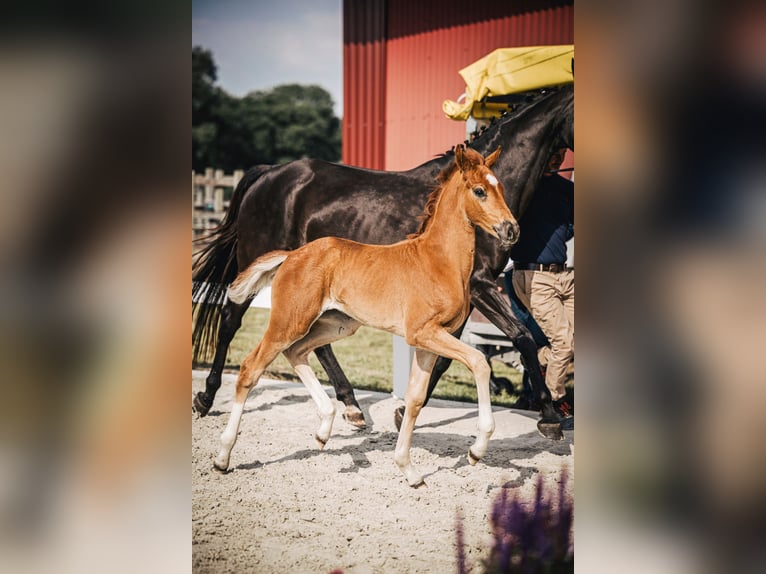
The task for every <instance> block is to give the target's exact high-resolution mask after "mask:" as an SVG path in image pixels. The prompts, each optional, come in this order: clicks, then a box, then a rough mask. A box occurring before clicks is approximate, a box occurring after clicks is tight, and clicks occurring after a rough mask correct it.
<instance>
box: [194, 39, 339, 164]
mask: <svg viewBox="0 0 766 574" xmlns="http://www.w3.org/2000/svg"><path fill="white" fill-rule="evenodd" d="M216 79H217V69H216V66H215V62H214V60H213V55H212V53H211V52H210V51H209V50H205V49H203V48H200V47H194V48H192V165H193V167H194V169H195V170H202V169H204V168H205V167H216V168H220V169H223V170H226V171H231V170H233V169H246V168H248V167H250V166H252V165H255V164H259V163H267V164H276V163H285V162H288V161H292V160H294V159H299V158H301V157H312V158H317V159H325V160H328V161H338V160H339V159H340V153H341V139H340V120H339V119H338V118H337V117H336V116H335V113H334V111H333V101H332V97H331V96H330V94H329V93H328V92H327V91H326V90H325V89H324V88H322V87H321V86H317V85H301V84H287V85H282V86H277V87H275V88H273V89H271V90H265V91H254V92H251V93H249V94H248V95H246V96H245V97H244V98H237V97H235V96H232V95H230V94H228V93H226V92H225V91H224V90H223V89H221V88H220V87H218V86H216V85H215V81H216Z"/></svg>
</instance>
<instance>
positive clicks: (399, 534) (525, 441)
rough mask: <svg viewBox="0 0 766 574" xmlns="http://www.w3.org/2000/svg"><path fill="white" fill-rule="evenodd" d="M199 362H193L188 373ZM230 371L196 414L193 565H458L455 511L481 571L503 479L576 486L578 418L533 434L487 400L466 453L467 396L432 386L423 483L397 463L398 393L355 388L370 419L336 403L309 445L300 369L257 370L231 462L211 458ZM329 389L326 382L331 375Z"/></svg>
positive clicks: (419, 444) (472, 423)
mask: <svg viewBox="0 0 766 574" xmlns="http://www.w3.org/2000/svg"><path fill="white" fill-rule="evenodd" d="M206 374H207V373H203V372H201V371H194V372H193V373H192V387H193V391H194V392H196V391H198V390H201V389H203V388H204V377H205V376H206ZM235 380H236V377H235V375H225V376H224V382H223V386H222V387H221V390H220V392H219V393H218V396H217V397H216V403H215V406H214V407H213V409H212V410H211V412H210V413H209V414H208V416H207V417H205V418H197V417H196V415H192V417H193V420H192V541H193V542H192V543H193V545H192V551H193V565H194V571H195V572H264V573H277V572H278V573H296V572H297V573H304V572H305V573H312V574H314V573H329V572H331V571H333V570H335V569H340V570H342V571H343V572H344V573H345V574H361V573H368V572H369V573H372V572H385V573H394V572H407V573H413V572H435V573H442V572H444V573H449V572H455V571H456V559H455V524H456V516H457V513H458V512H460V513H461V514H462V515H463V517H464V531H465V535H464V537H465V544H466V556H467V561H468V563H469V566H472V567H473V568H472V570H473V571H474V572H479V571H480V568H479V565H480V560H481V559H482V558H484V557H485V556H486V555H487V552H488V549H489V544H490V540H491V537H490V526H489V519H488V516H489V512H490V509H491V504H492V501H493V499H494V498H495V496H496V495H497V494H498V492H499V489H500V488H501V487H503V486H504V485H506V486H509V487H511V488H512V489H514V490H515V491H517V492H519V493H520V495H521V496H522V497H523V498H524V499H526V500H529V501H531V500H532V497H533V494H534V489H535V483H536V481H537V477H538V476H539V475H540V476H542V477H543V480H544V483H545V485H546V487H547V490H548V491H551V492H553V491H555V490H556V489H557V488H558V481H559V475H560V472H561V469H562V468H564V467H566V468H567V469H568V471H569V474H570V480H569V481H568V485H567V489H568V491H569V493H570V494H573V492H574V480H573V479H572V478H571V477H572V473H573V468H574V466H573V454H572V453H573V451H574V448H573V441H574V431H573V430H566V431H564V440H563V441H561V442H552V441H549V440H547V439H544V438H542V437H541V436H540V435H539V434H538V433H537V429H536V426H535V423H536V417H537V415H536V413H530V412H526V411H516V410H510V409H503V408H496V409H495V413H494V414H495V423H496V430H495V433H494V435H493V436H492V439H491V440H490V443H489V450H488V452H487V455H486V457H485V458H484V460H482V461H481V462H479V463H478V464H477V465H476V466H470V465H469V464H468V460H467V456H466V453H467V451H468V447H469V446H470V445H471V444H472V442H473V436H474V432H475V428H476V421H477V412H476V405H473V404H469V403H458V402H452V401H444V400H433V401H431V402H430V403H429V405H428V406H427V407H426V408H425V409H424V410H423V411H422V413H421V415H420V417H419V418H418V424H417V426H416V428H415V434H414V438H413V448H412V461H413V464H415V465H416V466H418V467H419V468H420V469H422V471H423V473H424V474H425V480H426V484H427V487H425V488H420V489H412V488H410V487H408V486H407V483H406V482H405V480H404V477H403V476H402V475H401V473H400V472H399V470H398V468H397V467H396V465H395V464H394V461H393V455H394V452H393V451H394V446H395V444H396V438H397V433H396V429H395V427H394V423H393V411H394V408H395V407H396V406H398V405H399V404H402V401H400V400H399V399H396V398H394V397H392V396H391V395H387V394H383V393H375V392H370V391H362V390H358V391H357V392H356V396H357V399H358V400H359V403H360V405H361V406H362V410H363V411H364V414H365V418H366V419H367V422H368V428H367V430H364V431H358V430H355V429H354V428H353V427H352V426H350V425H349V424H347V423H346V422H345V421H344V420H343V419H342V418H341V412H342V407H341V405H340V403H336V404H337V405H338V408H337V411H338V414H337V415H336V420H335V424H334V426H333V433H332V436H331V437H330V440H329V442H328V443H327V446H326V447H325V449H324V450H321V451H320V450H318V449H317V448H316V446H315V442H314V439H313V433H314V430H315V427H316V426H317V425H318V420H319V419H318V417H317V415H316V411H315V406H314V403H313V401H311V398H310V397H309V395H308V392H307V391H306V390H305V388H304V387H303V386H302V385H301V384H299V383H288V382H283V381H270V380H262V381H261V382H260V383H259V385H258V387H257V389H256V390H255V391H253V393H252V394H251V397H250V399H249V400H248V403H247V406H246V408H245V413H244V415H243V417H242V424H241V426H240V435H239V439H238V441H237V444H236V446H235V447H234V450H233V452H232V456H231V463H230V468H231V471H230V472H229V473H228V474H225V475H221V474H219V473H217V472H215V471H213V470H212V464H213V458H214V456H215V454H216V453H217V450H218V444H219V437H220V434H221V432H222V431H223V429H224V427H225V426H226V422H227V421H228V416H229V411H230V406H231V398H232V395H233V390H234V382H235ZM328 394H330V396H331V397H333V396H334V394H333V391H332V389H331V388H328Z"/></svg>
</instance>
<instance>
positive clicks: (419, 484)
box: [410, 478, 428, 488]
mask: <svg viewBox="0 0 766 574" xmlns="http://www.w3.org/2000/svg"><path fill="white" fill-rule="evenodd" d="M410 487H411V488H428V485H427V484H426V481H425V480H423V479H422V478H421V479H420V480H419V481H417V482H416V483H415V484H410Z"/></svg>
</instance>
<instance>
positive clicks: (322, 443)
mask: <svg viewBox="0 0 766 574" xmlns="http://www.w3.org/2000/svg"><path fill="white" fill-rule="evenodd" d="M314 440H315V441H317V446H318V447H319V450H324V447H325V445H326V444H327V439H325V440H322V439H321V438H319V436H317V435H314Z"/></svg>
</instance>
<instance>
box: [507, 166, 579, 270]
mask: <svg viewBox="0 0 766 574" xmlns="http://www.w3.org/2000/svg"><path fill="white" fill-rule="evenodd" d="M519 228H520V230H521V233H520V236H519V242H518V243H517V244H516V245H514V246H513V248H512V249H511V259H513V260H514V261H519V262H522V263H543V264H550V263H565V262H566V260H567V247H566V242H567V240H569V239H571V238H572V237H574V183H572V182H571V181H570V180H568V179H564V178H563V177H561V176H559V175H551V176H545V177H542V178H541V179H540V183H539V184H538V186H537V190H536V191H535V195H534V197H532V201H530V202H529V206H528V207H527V210H526V211H525V212H524V215H523V216H522V218H521V220H519Z"/></svg>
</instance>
